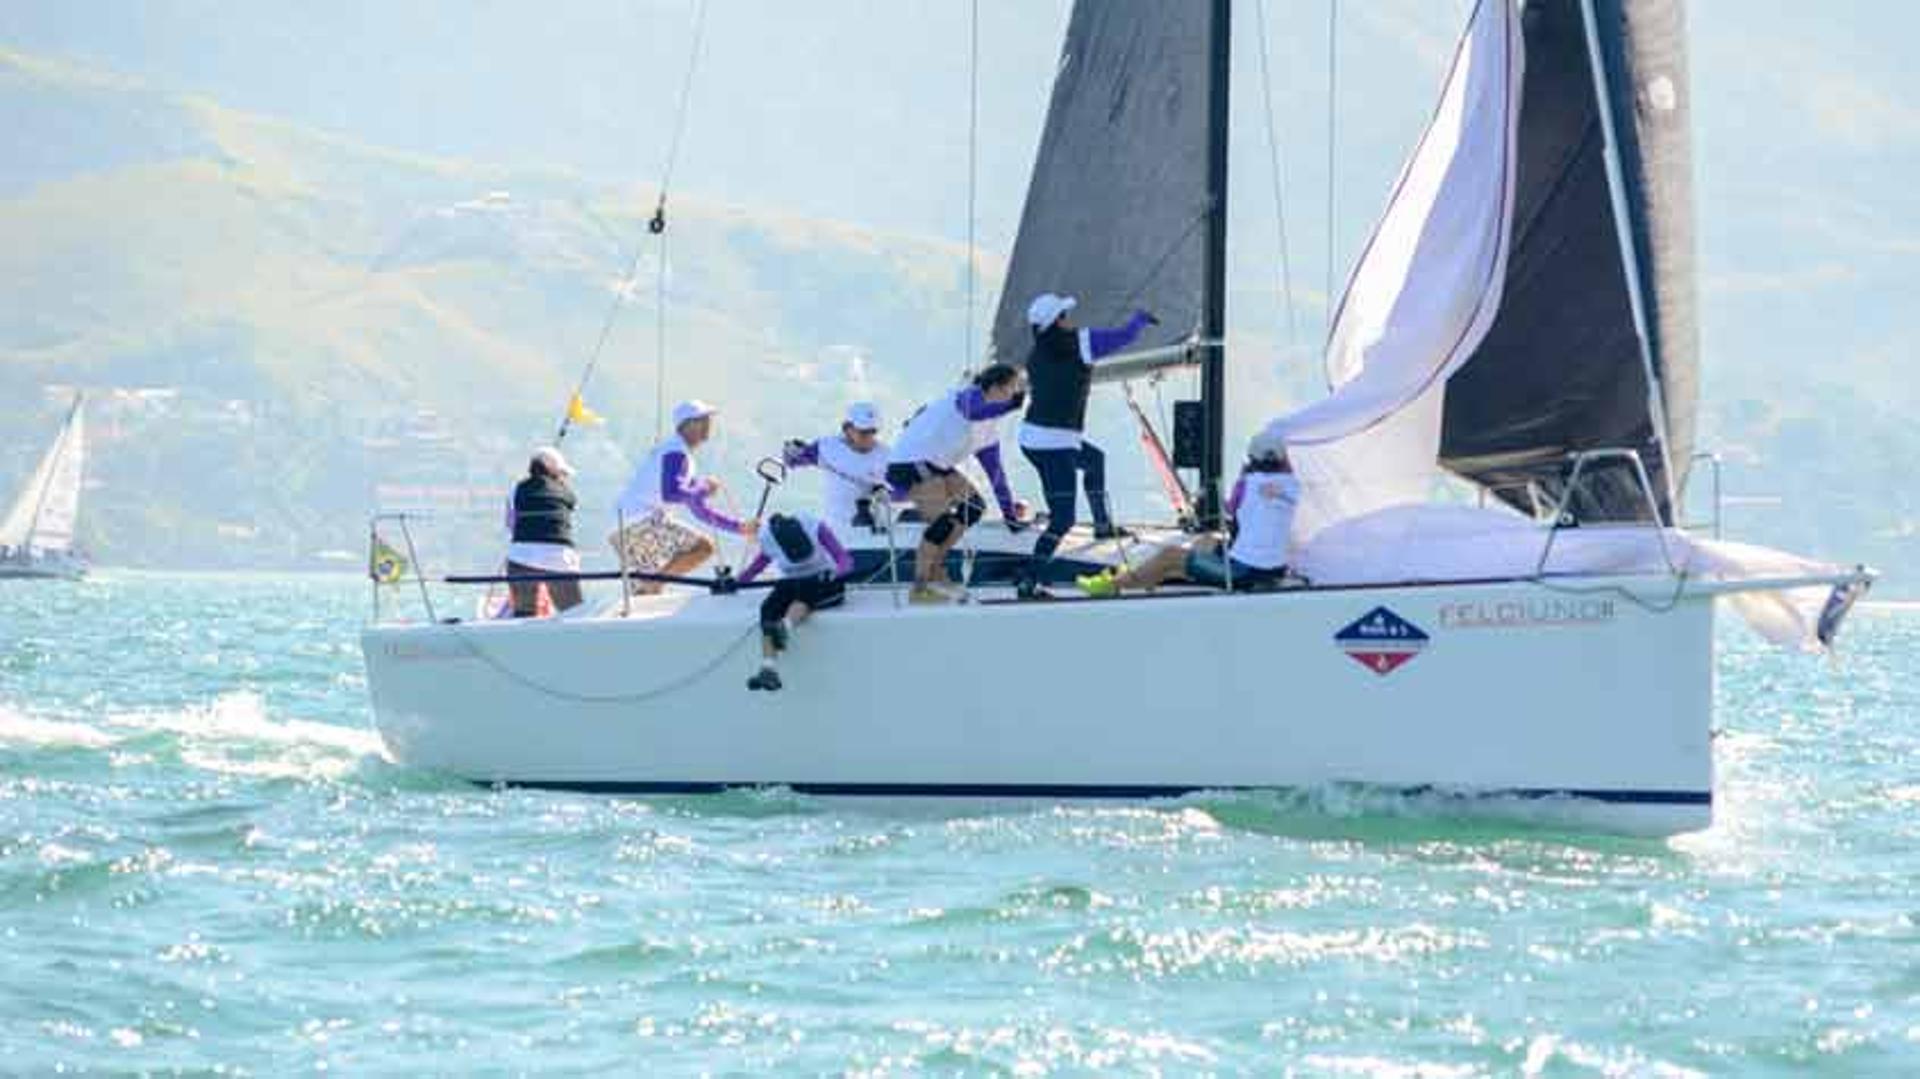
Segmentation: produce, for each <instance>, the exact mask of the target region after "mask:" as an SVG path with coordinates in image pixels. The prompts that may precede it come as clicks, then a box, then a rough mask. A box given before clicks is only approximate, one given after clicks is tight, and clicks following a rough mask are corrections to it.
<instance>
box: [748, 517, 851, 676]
mask: <svg viewBox="0 0 1920 1079" xmlns="http://www.w3.org/2000/svg"><path fill="white" fill-rule="evenodd" d="M770 565H773V566H778V567H780V581H779V583H777V584H775V585H774V586H773V590H772V591H771V592H769V593H768V595H767V598H766V599H765V600H764V601H762V602H761V604H760V670H759V671H758V672H756V673H755V674H754V675H753V677H751V678H749V679H747V688H748V689H764V690H768V691H774V690H778V689H779V688H780V685H781V683H780V669H779V664H780V654H781V653H782V652H785V651H786V650H787V647H788V645H789V644H791V643H792V635H793V629H794V627H795V626H798V625H799V624H800V623H802V622H804V621H806V620H807V616H808V615H810V614H812V613H813V612H815V611H823V610H826V609H827V608H829V607H838V606H839V605H840V604H841V603H842V602H844V601H845V600H846V598H847V574H848V573H851V572H852V571H853V556H852V555H849V554H848V553H847V549H846V548H845V547H843V546H841V544H840V537H838V536H836V535H834V532H833V529H832V527H830V526H829V525H827V524H825V523H823V522H821V521H820V520H819V519H817V518H814V517H810V516H808V515H806V514H804V513H776V514H773V515H772V516H770V517H768V518H767V522H766V523H765V524H763V525H761V526H760V550H759V552H758V553H757V554H755V555H754V556H753V561H751V562H749V563H747V567H746V569H744V570H742V571H741V572H740V579H739V583H740V584H747V583H750V582H751V581H753V579H754V578H756V577H758V576H760V574H761V573H762V572H764V571H765V570H766V568H767V567H768V566H770Z"/></svg>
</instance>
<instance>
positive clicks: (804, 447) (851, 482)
mask: <svg viewBox="0 0 1920 1079" xmlns="http://www.w3.org/2000/svg"><path fill="white" fill-rule="evenodd" d="M781 460H783V461H785V462H786V464H787V467H788V468H818V469H819V470H820V471H822V472H824V473H826V522H827V524H829V525H831V526H832V527H833V528H834V530H835V531H836V532H838V533H839V534H840V535H843V536H850V535H852V534H853V530H854V529H856V528H870V527H872V526H873V523H874V522H873V508H872V503H873V499H874V498H875V497H876V496H877V495H883V494H885V493H886V489H887V444H886V443H884V442H882V441H880V410H879V409H877V408H875V407H873V405H872V404H870V403H868V402H866V401H857V402H855V403H853V404H851V405H849V406H847V415H846V419H845V420H844V421H843V422H842V423H841V424H840V433H839V435H837V436H835V435H828V436H826V437H824V438H816V439H814V440H813V441H812V442H805V441H802V440H800V439H797V438H796V439H790V440H788V442H787V444H786V446H785V447H784V449H783V451H782V453H781Z"/></svg>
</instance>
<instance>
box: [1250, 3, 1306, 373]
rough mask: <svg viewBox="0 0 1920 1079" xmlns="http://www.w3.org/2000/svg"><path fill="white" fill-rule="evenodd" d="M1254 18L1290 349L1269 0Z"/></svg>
mask: <svg viewBox="0 0 1920 1079" xmlns="http://www.w3.org/2000/svg"><path fill="white" fill-rule="evenodd" d="M1253 18H1254V23H1255V25H1256V27H1257V28H1258V30H1259V35H1260V102H1261V104H1262V105H1264V106H1265V107H1266V116H1267V155H1268V158H1269V164H1270V166H1271V175H1272V177H1273V219H1274V221H1275V222H1276V223H1277V226H1278V228H1279V231H1280V302H1281V303H1282V304H1283V305H1284V306H1285V307H1286V312H1287V351H1288V352H1289V353H1291V352H1292V351H1293V349H1294V347H1295V346H1296V345H1297V344H1298V342H1299V329H1298V327H1297V325H1296V320H1295V317H1294V311H1293V269H1292V265H1291V263H1290V260H1289V258H1288V254H1287V208H1286V203H1285V202H1284V201H1283V200H1282V199H1281V197H1280V187H1281V183H1280V136H1279V134H1278V132H1277V129H1276V126H1275V124H1274V119H1273V78H1272V76H1271V75H1270V74H1269V73H1268V67H1267V0H1254V5H1253Z"/></svg>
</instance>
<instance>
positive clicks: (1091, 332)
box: [1019, 292, 1156, 599]
mask: <svg viewBox="0 0 1920 1079" xmlns="http://www.w3.org/2000/svg"><path fill="white" fill-rule="evenodd" d="M1077 303H1078V301H1077V300H1076V299H1075V298H1074V297H1072V296H1059V295H1056V294H1054V293H1051V292H1047V293H1042V294H1041V295H1039V296H1036V297H1034V299H1033V302H1032V303H1031V304H1028V305H1027V322H1028V324H1029V325H1030V326H1031V327H1032V328H1033V350H1032V351H1031V352H1029V353H1028V354H1027V378H1028V380H1029V382H1030V383H1031V385H1032V392H1031V399H1030V400H1029V402H1028V404H1027V414H1026V417H1025V419H1024V420H1023V421H1022V422H1021V424H1020V452H1021V453H1023V454H1025V455H1026V458H1027V460H1028V461H1029V462H1031V463H1032V465H1033V468H1034V471H1036V472H1038V473H1040V486H1041V493H1042V494H1043V495H1044V496H1045V498H1046V501H1047V527H1046V530H1045V531H1044V532H1042V533H1040V538H1038V539H1036V540H1035V541H1034V544H1033V557H1032V559H1030V560H1029V561H1028V563H1027V568H1026V571H1025V572H1024V573H1023V574H1022V575H1021V578H1020V586H1019V592H1020V596H1021V598H1023V599H1034V598H1040V597H1042V596H1044V595H1045V594H1046V592H1045V589H1044V588H1043V587H1042V583H1043V582H1044V581H1045V579H1046V567H1047V563H1048V562H1049V561H1050V560H1051V559H1052V558H1053V554H1054V552H1055V551H1056V550H1058V549H1059V547H1060V541H1061V540H1062V539H1064V538H1065V537H1066V534H1067V532H1068V531H1069V530H1071V529H1072V528H1073V523H1074V512H1075V508H1076V503H1077V502H1078V501H1079V493H1078V492H1077V491H1076V490H1075V489H1074V488H1075V487H1076V482H1075V481H1076V479H1078V480H1079V481H1080V482H1083V483H1084V484H1085V486H1086V490H1087V508H1088V509H1089V510H1091V511H1092V513H1093V535H1094V538H1095V539H1111V538H1113V537H1116V536H1119V535H1122V532H1121V530H1120V529H1118V528H1116V527H1114V523H1113V513H1112V510H1111V509H1110V508H1109V504H1108V501H1107V456H1106V454H1105V453H1103V452H1101V449H1100V447H1098V446H1096V445H1094V444H1093V443H1092V442H1089V441H1088V440H1087V437H1086V427H1087V398H1088V395H1089V394H1090V393H1091V391H1092V389H1093V365H1094V364H1095V363H1097V362H1099V361H1100V360H1101V359H1102V358H1103V357H1106V356H1110V355H1112V354H1113V353H1115V352H1118V351H1120V350H1121V349H1123V348H1125V347H1127V346H1128V345H1130V344H1132V343H1133V341H1134V339H1135V338H1137V337H1139V336H1140V333H1141V331H1142V330H1145V329H1146V328H1147V327H1148V326H1151V325H1155V323H1156V320H1155V319H1154V317H1153V316H1152V315H1150V314H1148V313H1147V312H1145V311H1135V312H1134V313H1133V317H1132V318H1130V319H1128V320H1127V322H1126V324H1125V325H1124V326H1117V327H1113V328H1095V327H1075V326H1074V325H1073V320H1072V317H1071V312H1072V311H1073V308H1074V306H1075V305H1076V304H1077Z"/></svg>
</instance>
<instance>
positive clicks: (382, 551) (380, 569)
mask: <svg viewBox="0 0 1920 1079" xmlns="http://www.w3.org/2000/svg"><path fill="white" fill-rule="evenodd" d="M406 575H407V556H406V555H403V554H401V553H400V552H399V551H398V550H396V549H395V548H394V546H393V545H392V544H391V543H388V542H387V541H386V540H385V539H383V538H382V537H381V536H379V535H378V534H376V535H375V536H374V537H373V547H372V549H371V550H369V551H368V552H367V576H369V577H372V578H373V580H374V582H375V583H376V584H394V583H397V582H398V581H399V580H400V579H401V578H402V577H405V576H406Z"/></svg>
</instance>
